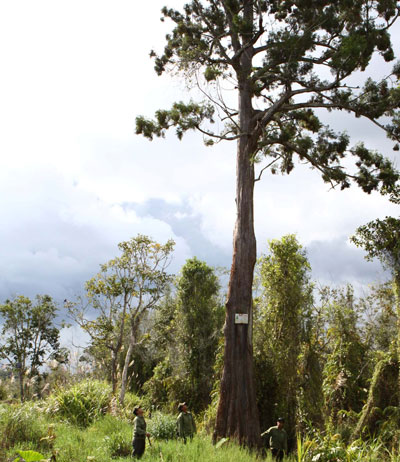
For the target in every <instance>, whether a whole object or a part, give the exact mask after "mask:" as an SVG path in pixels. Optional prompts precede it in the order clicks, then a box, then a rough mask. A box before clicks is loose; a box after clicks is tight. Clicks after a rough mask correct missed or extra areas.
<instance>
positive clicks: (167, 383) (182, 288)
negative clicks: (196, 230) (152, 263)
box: [143, 258, 224, 412]
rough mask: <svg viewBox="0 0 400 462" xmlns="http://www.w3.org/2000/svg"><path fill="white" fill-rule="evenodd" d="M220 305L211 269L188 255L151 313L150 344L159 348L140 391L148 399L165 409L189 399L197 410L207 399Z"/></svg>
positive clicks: (219, 333) (216, 283)
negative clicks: (174, 279)
mask: <svg viewBox="0 0 400 462" xmlns="http://www.w3.org/2000/svg"><path fill="white" fill-rule="evenodd" d="M223 317H224V310H223V306H222V301H221V299H220V293H219V282H218V277H217V275H216V274H215V270H214V269H213V268H211V267H209V266H207V264H206V263H204V262H201V261H200V260H198V259H197V258H192V259H189V260H187V262H186V263H185V265H184V266H183V267H182V269H181V274H180V276H179V277H178V278H177V279H176V293H172V290H169V291H168V292H167V294H166V296H165V297H164V299H163V301H161V303H160V304H159V305H158V306H157V310H156V312H155V314H154V318H153V326H152V338H151V345H152V346H153V349H155V350H156V351H157V352H158V353H157V355H158V362H157V365H156V366H155V367H154V369H153V376H152V377H151V378H150V379H149V380H148V381H147V382H146V383H145V384H144V386H143V390H144V391H145V393H146V395H147V396H148V400H149V403H151V404H152V405H156V406H157V407H161V408H164V409H165V410H169V411H174V412H175V411H176V404H177V403H178V402H180V401H182V400H187V401H188V402H189V404H190V407H191V408H192V409H193V410H194V411H195V412H200V411H202V410H204V409H205V408H206V407H207V405H208V404H209V402H210V392H211V390H212V387H213V383H214V381H215V371H214V364H215V360H216V354H217V349H218V342H219V339H220V338H221V327H222V323H223Z"/></svg>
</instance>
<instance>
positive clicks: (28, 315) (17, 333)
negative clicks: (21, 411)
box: [0, 295, 66, 401]
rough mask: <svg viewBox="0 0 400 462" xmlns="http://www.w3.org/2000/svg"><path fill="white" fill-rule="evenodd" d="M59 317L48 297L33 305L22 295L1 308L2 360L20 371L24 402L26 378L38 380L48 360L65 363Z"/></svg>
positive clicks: (37, 299)
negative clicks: (37, 377)
mask: <svg viewBox="0 0 400 462" xmlns="http://www.w3.org/2000/svg"><path fill="white" fill-rule="evenodd" d="M56 316H57V306H56V304H55V302H54V300H53V299H52V298H51V297H50V296H48V295H37V296H36V299H35V301H34V302H32V300H30V299H29V298H28V297H24V296H22V295H20V296H18V297H15V298H14V299H13V300H6V302H5V303H4V304H3V305H0V318H1V320H2V330H1V334H2V337H1V345H0V359H4V360H6V361H7V363H8V364H9V365H10V366H11V367H12V368H13V369H14V370H16V371H17V374H18V378H19V388H20V397H21V401H24V399H25V386H24V384H25V378H26V377H27V376H29V377H35V376H37V374H38V373H39V372H38V371H39V368H40V366H42V365H43V364H44V362H45V361H46V360H48V359H56V360H61V361H63V362H65V361H66V352H65V349H63V348H61V347H60V342H59V337H60V329H59V327H57V325H56V323H55V319H56Z"/></svg>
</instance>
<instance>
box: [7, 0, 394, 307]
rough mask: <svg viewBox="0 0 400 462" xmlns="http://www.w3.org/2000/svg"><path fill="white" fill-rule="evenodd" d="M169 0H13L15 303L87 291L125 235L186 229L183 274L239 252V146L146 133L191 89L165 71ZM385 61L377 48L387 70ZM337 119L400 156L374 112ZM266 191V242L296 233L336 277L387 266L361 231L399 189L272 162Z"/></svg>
mask: <svg viewBox="0 0 400 462" xmlns="http://www.w3.org/2000/svg"><path fill="white" fill-rule="evenodd" d="M165 3H168V2H167V1H166V0H151V1H148V2H134V1H132V0H114V1H112V2H111V1H109V0H108V1H103V0H69V1H68V2H66V1H55V0H47V1H46V0H36V1H34V2H32V1H31V0H17V1H12V2H1V4H0V43H1V46H0V62H1V66H2V71H1V74H0V102H1V104H0V124H1V137H0V220H1V221H0V223H1V226H0V243H1V246H0V301H3V300H4V299H5V298H7V297H12V296H14V295H16V294H24V295H27V296H34V295H35V294H42V293H48V294H50V295H52V296H54V297H55V298H56V299H57V300H63V299H64V298H69V299H71V298H73V297H74V296H75V295H76V294H77V293H79V292H80V291H81V288H82V285H83V283H84V282H85V281H86V280H87V279H89V278H90V277H91V276H93V275H94V274H95V273H96V272H97V271H98V269H99V265H100V264H101V263H104V262H106V261H107V260H108V259H110V258H112V257H114V256H116V255H117V254H118V249H117V244H118V243H119V242H121V241H124V240H128V239H129V238H131V237H133V236H136V235H137V234H138V233H143V234H147V235H150V236H152V237H153V238H154V239H156V240H158V241H159V242H165V241H166V240H167V239H169V238H173V239H174V240H175V241H176V250H175V253H174V260H173V263H172V266H171V269H172V271H174V272H177V271H179V268H180V267H181V266H182V265H183V264H184V262H185V260H186V259H187V258H189V257H191V256H194V255H196V256H198V257H199V258H201V259H203V260H205V261H207V263H209V264H210V265H220V266H230V261H231V247H232V230H233V225H234V219H235V208H234V204H235V202H234V199H235V191H234V182H235V145H234V144H231V143H227V144H225V145H223V144H220V145H218V146H217V147H214V148H206V147H205V146H204V145H203V144H202V138H201V136H199V135H197V134H190V135H189V136H187V137H186V138H184V140H183V141H178V140H177V139H176V138H175V137H174V136H173V134H171V135H169V136H167V138H166V139H164V140H155V141H153V142H148V141H147V140H145V139H143V138H141V137H139V136H136V135H135V134H134V124H135V117H136V116H137V115H140V114H143V115H147V116H151V115H152V114H153V113H154V111H155V110H156V109H158V108H168V107H169V106H170V104H171V103H172V102H173V101H175V100H177V99H178V100H179V99H185V98H187V92H186V89H185V88H184V85H183V82H181V81H180V80H179V79H171V78H170V77H168V76H165V77H161V78H160V77H157V75H156V74H155V72H154V71H153V62H152V61H151V60H150V58H149V51H150V50H151V49H152V48H155V49H156V50H161V49H162V46H163V37H164V35H165V33H166V32H168V28H169V25H168V24H167V23H166V24H162V23H161V22H160V21H159V18H160V9H161V7H162V6H164V4H165ZM182 3H183V2H181V1H177V0H171V1H170V2H169V4H170V6H177V7H179V5H180V4H182ZM398 39H399V34H397V40H396V41H395V43H400V40H398ZM399 54H400V53H399V48H398V47H397V55H399ZM382 72H383V71H382V67H381V65H380V64H379V63H378V61H376V62H375V63H374V68H373V71H372V73H373V74H374V75H375V74H376V77H378V76H379V75H381V73H382ZM385 72H386V71H385ZM327 120H328V119H327ZM329 121H330V122H331V123H332V124H333V126H334V127H335V128H343V129H347V130H348V131H349V132H350V133H351V135H352V136H353V138H354V140H363V141H365V142H366V144H367V145H369V146H370V147H373V148H376V149H379V150H381V151H383V152H384V153H387V154H388V155H390V156H393V152H392V150H391V146H390V144H389V143H388V142H387V141H386V139H385V136H384V135H383V134H382V133H380V132H379V131H378V130H377V129H376V128H375V127H374V126H372V125H370V124H368V123H364V122H362V121H361V120H358V119H357V120H356V119H353V118H351V117H346V116H344V115H342V114H341V115H340V116H337V115H334V114H331V115H330V116H329ZM255 201H256V202H255V211H256V223H255V226H256V233H257V239H258V250H259V252H266V250H267V241H268V239H271V238H280V237H281V236H283V235H284V234H287V233H296V234H297V237H298V239H299V241H300V242H301V243H302V244H303V245H304V246H305V247H306V248H307V251H308V255H309V259H310V262H311V264H312V268H313V278H314V279H315V280H317V281H319V282H320V283H332V284H335V285H338V284H343V283H345V282H351V283H354V284H355V285H358V286H363V285H365V284H368V283H369V282H371V281H376V280H382V279H384V275H383V273H382V271H381V268H380V265H379V264H378V263H367V262H365V261H364V260H363V252H362V251H360V250H358V249H356V248H355V247H353V246H352V245H350V244H349V242H348V237H349V235H351V234H352V233H353V232H354V231H355V229H356V227H357V226H359V225H361V224H364V223H366V222H367V221H369V220H372V219H375V218H377V217H384V216H385V215H388V214H391V215H396V214H397V213H398V212H397V210H396V208H395V206H393V205H391V204H389V203H388V202H387V200H386V199H384V198H382V197H379V196H378V195H376V194H373V195H370V196H367V195H365V194H364V193H362V192H361V191H359V190H357V189H356V188H352V189H351V190H348V191H345V192H341V191H331V190H329V186H328V185H326V184H324V183H323V182H322V181H321V179H320V178H319V176H318V174H317V173H316V172H314V171H311V170H308V169H307V168H305V167H299V168H298V169H296V170H295V171H294V172H293V173H292V174H291V175H290V176H271V175H268V174H265V175H264V176H263V180H262V181H261V182H258V183H257V185H256V199H255Z"/></svg>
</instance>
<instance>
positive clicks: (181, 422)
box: [176, 403, 196, 444]
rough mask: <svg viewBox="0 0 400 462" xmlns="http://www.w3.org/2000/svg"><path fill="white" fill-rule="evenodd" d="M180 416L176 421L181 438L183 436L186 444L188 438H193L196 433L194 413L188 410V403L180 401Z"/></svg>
mask: <svg viewBox="0 0 400 462" xmlns="http://www.w3.org/2000/svg"><path fill="white" fill-rule="evenodd" d="M178 411H179V416H178V419H177V421H176V430H177V434H178V437H179V438H182V440H183V442H184V443H185V444H186V440H187V438H190V439H192V438H193V436H194V434H195V433H196V424H195V423H194V419H193V416H192V414H191V413H190V412H189V411H188V406H187V404H186V403H180V404H179V406H178Z"/></svg>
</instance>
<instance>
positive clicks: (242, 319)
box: [235, 313, 249, 324]
mask: <svg viewBox="0 0 400 462" xmlns="http://www.w3.org/2000/svg"><path fill="white" fill-rule="evenodd" d="M248 323H249V315H248V314H247V313H246V314H242V313H236V314H235V324H248Z"/></svg>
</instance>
